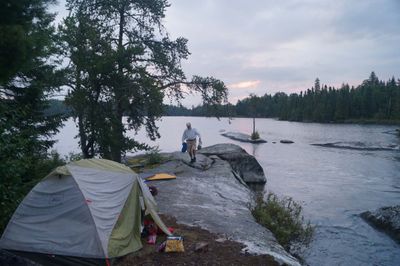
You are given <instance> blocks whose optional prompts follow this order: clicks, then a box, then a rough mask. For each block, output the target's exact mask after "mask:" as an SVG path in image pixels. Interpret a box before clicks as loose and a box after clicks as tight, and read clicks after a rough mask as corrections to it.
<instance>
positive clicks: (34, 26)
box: [0, 0, 61, 226]
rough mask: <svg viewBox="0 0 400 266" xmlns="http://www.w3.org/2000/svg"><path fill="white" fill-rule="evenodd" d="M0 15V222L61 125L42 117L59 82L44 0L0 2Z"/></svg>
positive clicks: (0, 223) (47, 1) (55, 118)
mask: <svg viewBox="0 0 400 266" xmlns="http://www.w3.org/2000/svg"><path fill="white" fill-rule="evenodd" d="M5 2H6V3H4V1H3V3H2V8H1V13H2V14H1V15H0V21H1V23H0V51H1V52H0V173H1V178H2V179H1V182H0V204H1V210H2V213H0V217H1V218H0V219H1V220H0V226H3V225H4V224H5V222H6V220H7V219H8V218H9V215H10V213H11V212H12V211H13V210H14V208H15V206H16V205H17V203H18V201H19V200H20V199H21V197H22V196H23V195H24V194H25V192H26V189H27V186H29V182H30V181H31V180H32V179H33V178H34V177H35V176H36V174H37V173H38V167H39V166H40V161H41V160H43V159H45V158H47V151H48V149H49V148H50V147H51V146H52V144H53V141H52V140H50V139H49V137H51V136H52V134H54V133H55V132H56V131H57V128H58V127H59V126H60V124H61V119H60V117H59V116H46V115H45V114H44V111H45V109H46V108H47V99H48V96H49V94H51V93H52V91H54V90H56V89H57V88H58V86H59V84H60V78H59V75H57V71H56V68H55V62H53V61H52V59H51V56H52V55H53V54H54V52H55V46H54V28H53V27H52V26H51V22H52V21H53V15H51V14H49V13H48V12H47V8H48V5H49V4H51V3H53V1H50V0H34V1H5Z"/></svg>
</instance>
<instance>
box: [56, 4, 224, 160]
mask: <svg viewBox="0 0 400 266" xmlns="http://www.w3.org/2000/svg"><path fill="white" fill-rule="evenodd" d="M67 3H68V9H69V10H70V16H69V17H68V18H66V20H65V23H64V26H63V28H62V32H63V36H64V38H63V39H64V41H65V43H64V44H65V46H66V51H67V53H68V54H67V56H68V57H69V58H70V61H71V64H70V66H71V67H70V75H71V76H70V77H71V78H70V80H71V81H72V82H71V83H70V84H69V85H70V87H71V91H70V94H69V96H68V99H67V100H68V103H69V104H70V105H71V106H72V108H73V110H74V116H75V117H76V118H77V119H78V125H79V136H80V145H81V147H82V152H83V155H84V156H85V157H92V156H94V155H96V154H100V155H101V156H102V157H104V158H108V159H112V160H115V161H120V160H121V154H123V153H124V152H125V151H127V150H135V149H144V148H146V146H145V145H144V144H141V143H138V142H136V141H135V140H134V139H133V138H131V137H130V136H128V135H127V134H126V133H127V131H128V130H138V129H139V128H140V127H142V126H144V127H145V128H146V131H147V134H148V136H149V138H150V139H155V138H157V137H159V134H158V129H157V126H156V124H155V121H156V120H157V119H158V118H160V117H161V115H162V114H163V109H162V106H163V104H162V103H163V99H164V97H165V96H168V97H172V98H175V99H176V100H178V101H179V100H180V99H182V98H183V96H184V90H183V85H184V86H186V88H188V89H189V91H191V92H193V91H196V92H199V93H200V94H201V96H202V97H203V100H204V103H205V104H206V105H214V104H219V103H221V102H222V101H224V100H226V96H227V89H226V87H225V85H224V84H223V82H221V81H219V80H216V79H215V78H212V77H210V78H202V77H198V76H195V77H193V79H192V80H190V81H189V80H187V79H186V77H185V74H184V72H183V71H182V69H181V64H180V62H181V60H183V59H186V58H187V57H188V55H189V51H188V49H187V40H186V39H184V38H178V39H176V40H171V39H170V38H169V36H168V34H167V32H166V30H165V29H164V27H163V25H162V19H163V18H164V16H165V10H166V8H167V7H168V6H169V4H168V2H167V1H166V0H151V1H142V0H119V1H115V0H104V1H95V0H69V1H67ZM124 116H126V121H125V120H124V119H123V117H124Z"/></svg>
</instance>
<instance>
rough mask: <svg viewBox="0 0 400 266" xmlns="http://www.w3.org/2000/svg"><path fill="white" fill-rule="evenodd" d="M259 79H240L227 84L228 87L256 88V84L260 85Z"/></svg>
mask: <svg viewBox="0 0 400 266" xmlns="http://www.w3.org/2000/svg"><path fill="white" fill-rule="evenodd" d="M260 83H261V80H248V81H241V82H237V83H233V84H230V85H228V86H227V87H228V88H231V89H251V88H256V87H258V85H260Z"/></svg>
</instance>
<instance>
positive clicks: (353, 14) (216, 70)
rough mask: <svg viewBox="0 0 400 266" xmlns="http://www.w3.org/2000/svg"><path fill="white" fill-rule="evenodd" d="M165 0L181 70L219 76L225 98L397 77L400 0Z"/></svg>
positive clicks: (195, 99) (195, 101)
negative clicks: (183, 43)
mask: <svg viewBox="0 0 400 266" xmlns="http://www.w3.org/2000/svg"><path fill="white" fill-rule="evenodd" d="M63 1H64V0H62V2H63ZM169 2H170V3H171V6H170V7H169V8H168V9H167V12H166V17H165V19H164V21H163V24H164V25H165V27H166V29H167V31H168V32H169V34H170V36H171V37H172V38H177V37H180V36H183V37H185V38H187V39H188V40H189V42H188V48H189V51H190V52H191V55H190V57H189V59H188V60H186V61H184V62H182V67H183V69H184V71H185V73H186V75H187V76H188V77H190V76H192V75H201V76H213V77H215V78H218V79H221V80H222V81H224V82H225V84H230V85H228V87H229V88H230V99H239V98H241V97H245V96H247V95H248V94H249V93H254V94H257V95H263V94H265V93H275V92H277V91H283V92H287V93H291V92H299V91H300V90H305V89H307V88H310V87H311V86H313V84H314V81H315V78H317V77H318V78H320V80H321V83H324V84H327V85H328V86H329V85H336V86H337V84H342V83H343V82H349V83H350V84H351V85H357V84H360V83H361V82H362V81H363V80H364V79H366V78H368V76H369V74H370V72H371V71H375V72H376V73H377V75H378V77H379V78H381V79H388V78H390V77H391V76H393V75H394V76H395V77H397V78H399V76H398V75H399V74H400V73H399V69H400V49H398V46H399V45H398V44H399V43H400V27H399V25H400V16H399V15H398V14H399V11H400V1H399V0H379V1H377V0H363V1H349V0H336V1H320V0H285V1H275V0H253V1H251V4H249V3H248V2H246V1H240V0H201V1H199V0H170V1H169ZM61 13H62V12H61ZM256 81H257V82H256ZM186 101H187V102H188V103H189V102H192V103H193V104H194V105H197V104H198V103H200V102H199V99H198V97H195V96H188V98H187V99H186Z"/></svg>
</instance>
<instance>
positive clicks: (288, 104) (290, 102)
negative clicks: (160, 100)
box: [167, 72, 400, 123]
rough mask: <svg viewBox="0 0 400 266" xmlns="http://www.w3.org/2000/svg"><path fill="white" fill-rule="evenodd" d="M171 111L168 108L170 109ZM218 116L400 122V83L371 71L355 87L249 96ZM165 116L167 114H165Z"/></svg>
mask: <svg viewBox="0 0 400 266" xmlns="http://www.w3.org/2000/svg"><path fill="white" fill-rule="evenodd" d="M206 109H207V108H206V106H197V107H193V108H192V109H185V108H182V107H175V108H174V109H173V110H174V112H173V115H185V116H207V112H206ZM169 110H170V109H169ZM219 110H221V112H220V113H219V116H224V117H233V116H240V117H273V118H279V119H281V120H290V121H304V122H308V121H314V122H325V123H329V122H363V121H366V122H368V121H371V122H384V123H387V122H392V123H396V122H397V123H400V80H397V81H396V80H395V78H394V77H393V78H391V79H390V80H388V81H386V82H383V81H379V80H378V78H377V76H376V75H375V73H374V72H372V73H371V75H370V77H369V78H368V79H367V80H365V81H364V82H363V83H362V84H360V85H359V86H357V87H350V86H349V85H347V84H343V85H342V86H341V88H339V89H336V88H334V87H328V86H326V85H320V81H319V79H317V80H316V81H315V84H314V87H313V88H311V89H308V90H306V91H304V92H300V93H299V94H298V93H292V94H290V95H287V94H286V93H283V92H278V93H276V94H275V95H269V94H265V95H264V96H261V97H259V96H256V95H250V96H249V97H247V98H245V99H243V100H240V101H238V102H237V104H236V105H223V106H219ZM167 114H168V113H167Z"/></svg>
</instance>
